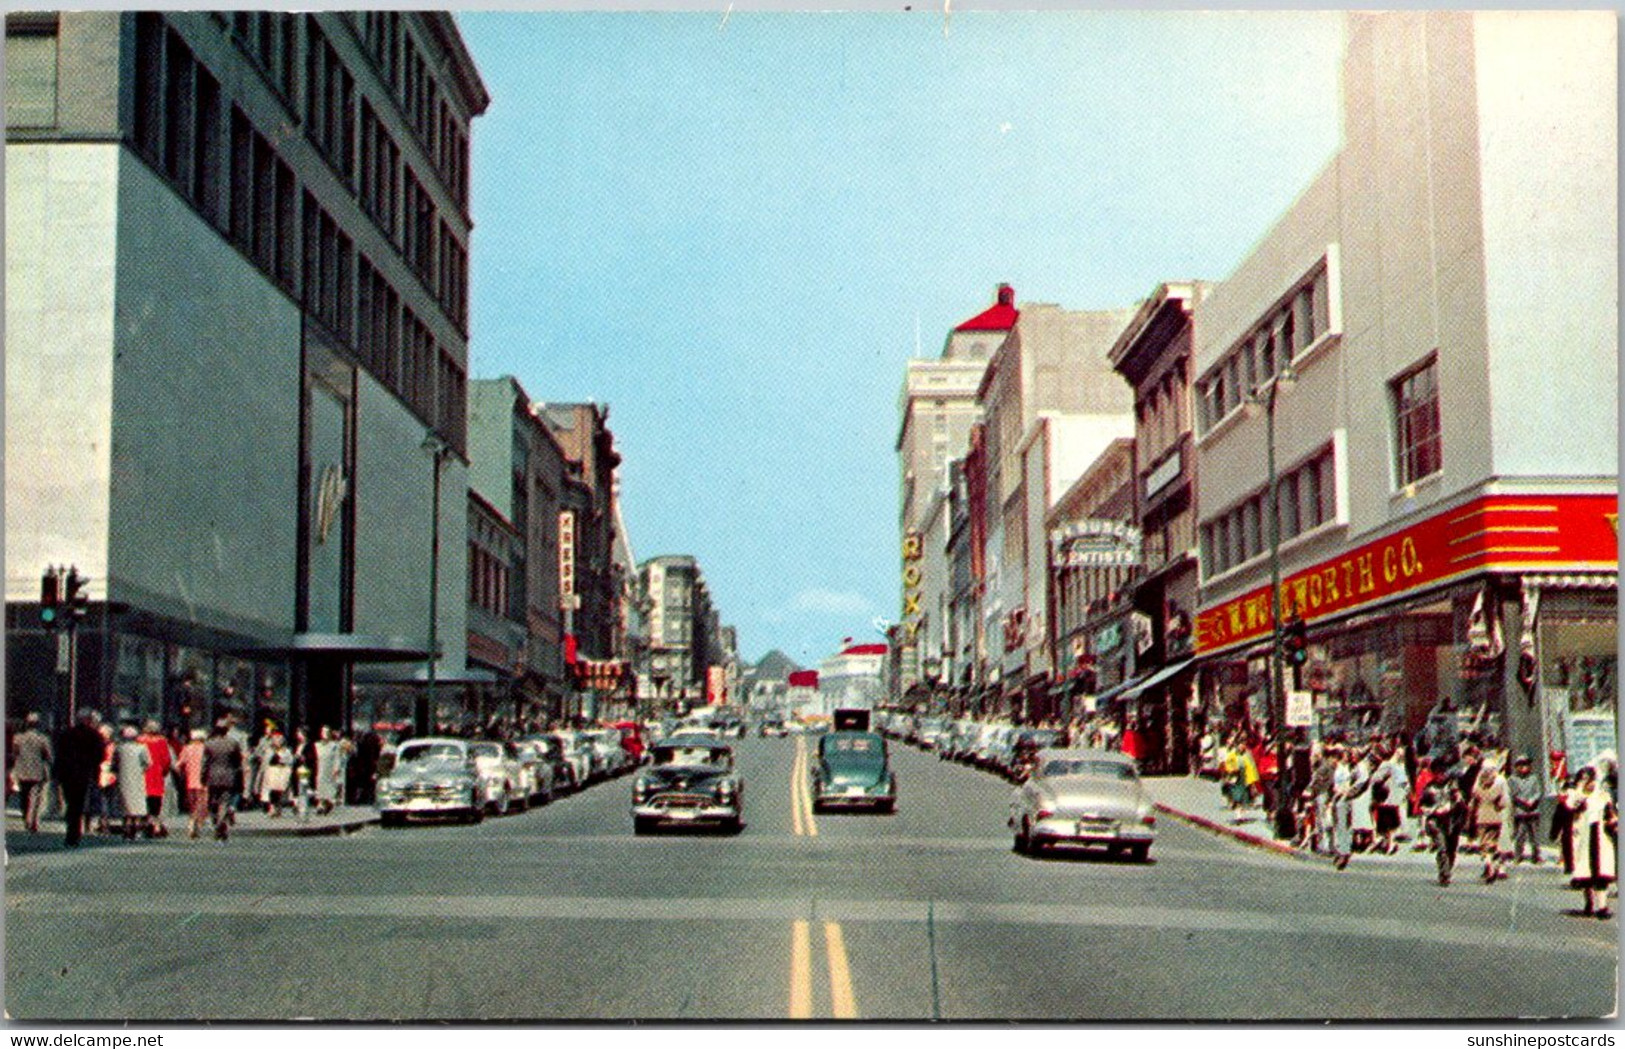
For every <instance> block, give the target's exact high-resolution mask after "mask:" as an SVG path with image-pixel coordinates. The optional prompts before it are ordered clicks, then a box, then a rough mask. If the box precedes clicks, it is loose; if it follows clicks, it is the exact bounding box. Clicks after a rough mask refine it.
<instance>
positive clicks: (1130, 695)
mask: <svg viewBox="0 0 1625 1049" xmlns="http://www.w3.org/2000/svg"><path fill="white" fill-rule="evenodd" d="M1194 662H1196V661H1195V660H1194V659H1184V660H1181V661H1179V662H1178V663H1170V664H1169V665H1167V666H1165V667H1163V668H1162V669H1161V670H1158V671H1157V672H1156V673H1154V674H1151V675H1150V676H1149V677H1146V678H1143V679H1141V680H1140V681H1138V682H1136V683H1134V684H1132V685H1130V686H1129V687H1128V688H1126V689H1124V690H1123V692H1122V696H1123V698H1124V699H1134V698H1135V697H1137V696H1139V694H1140V693H1142V692H1144V691H1145V690H1146V689H1148V688H1151V687H1152V686H1153V685H1159V684H1161V683H1162V682H1164V681H1167V680H1168V679H1169V678H1171V677H1173V676H1174V675H1175V674H1177V673H1179V672H1180V671H1181V670H1184V669H1185V668H1186V667H1188V666H1190V665H1191V664H1192V663H1194Z"/></svg>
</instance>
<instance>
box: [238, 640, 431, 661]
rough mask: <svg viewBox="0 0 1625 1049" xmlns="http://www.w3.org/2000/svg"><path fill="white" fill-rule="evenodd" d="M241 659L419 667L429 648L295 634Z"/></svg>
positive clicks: (408, 643) (403, 642) (402, 642)
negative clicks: (322, 660)
mask: <svg viewBox="0 0 1625 1049" xmlns="http://www.w3.org/2000/svg"><path fill="white" fill-rule="evenodd" d="M243 654H244V655H253V656H280V657H283V658H299V657H313V656H328V657H333V658H338V659H343V660H346V661H347V662H350V663H421V662H423V661H424V660H426V659H428V658H429V648H428V646H427V645H424V644H422V643H420V642H416V641H409V640H407V639H406V638H402V637H386V636H384V635H381V634H310V633H305V634H295V635H293V638H292V639H291V640H290V641H289V642H288V643H287V644H285V645H262V646H256V647H255V648H253V649H251V650H245V651H244V652H243Z"/></svg>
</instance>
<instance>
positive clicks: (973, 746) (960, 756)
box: [880, 712, 1068, 783]
mask: <svg viewBox="0 0 1625 1049" xmlns="http://www.w3.org/2000/svg"><path fill="white" fill-rule="evenodd" d="M880 729H881V731H882V732H883V733H885V734H886V735H888V736H891V737H892V738H894V739H901V740H902V741H903V742H905V743H912V744H914V745H915V746H917V747H919V748H921V749H922V750H928V751H931V752H933V753H935V754H936V755H937V757H939V758H942V759H943V760H944V761H957V762H959V763H960V764H962V765H972V766H974V767H976V768H979V769H982V770H984V771H987V772H992V773H994V774H995V775H999V776H1003V777H1004V778H1005V779H1008V780H1009V781H1010V782H1012V783H1025V782H1026V781H1027V780H1028V779H1029V778H1031V776H1032V775H1033V772H1034V770H1035V769H1036V768H1037V765H1038V754H1039V752H1040V751H1042V750H1046V749H1051V748H1056V747H1064V746H1066V745H1067V742H1068V741H1067V734H1066V733H1065V732H1063V731H1062V730H1060V729H1051V728H1034V727H1032V726H1030V725H1014V724H1011V723H1010V722H1008V721H977V720H975V719H973V718H959V719H954V718H946V717H919V716H917V715H912V714H902V713H896V712H893V713H889V714H887V715H884V716H883V717H882V720H881V726H880Z"/></svg>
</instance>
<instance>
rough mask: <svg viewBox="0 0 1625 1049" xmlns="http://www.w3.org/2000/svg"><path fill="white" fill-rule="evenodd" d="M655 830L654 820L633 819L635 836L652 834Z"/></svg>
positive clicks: (636, 817)
mask: <svg viewBox="0 0 1625 1049" xmlns="http://www.w3.org/2000/svg"><path fill="white" fill-rule="evenodd" d="M654 829H655V821H654V820H651V819H646V818H644V817H642V816H634V817H632V833H633V834H650V833H653V831H654Z"/></svg>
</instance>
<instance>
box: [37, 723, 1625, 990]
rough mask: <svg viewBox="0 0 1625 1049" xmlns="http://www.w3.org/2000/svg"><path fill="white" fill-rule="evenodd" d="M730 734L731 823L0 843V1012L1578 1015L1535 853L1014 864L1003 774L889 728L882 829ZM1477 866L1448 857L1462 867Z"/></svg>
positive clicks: (1588, 949) (1248, 852) (1255, 852)
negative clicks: (661, 828)
mask: <svg viewBox="0 0 1625 1049" xmlns="http://www.w3.org/2000/svg"><path fill="white" fill-rule="evenodd" d="M809 742H810V740H808V739H803V738H799V737H790V738H785V739H769V740H758V739H747V740H743V741H740V742H739V744H738V752H739V757H740V766H741V769H742V772H743V774H744V776H745V779H746V790H745V801H746V816H747V821H748V825H747V827H746V828H745V830H744V831H743V832H742V833H741V834H739V835H737V836H729V835H722V834H717V835H707V834H695V835H681V834H659V835H655V836H650V837H634V836H633V834H632V829H631V821H630V818H629V816H628V795H629V790H630V780H629V779H621V780H618V781H613V782H610V783H607V784H603V785H600V786H597V787H594V788H592V789H590V790H588V791H587V792H585V793H583V794H581V795H578V796H576V797H572V798H567V799H563V800H561V801H558V802H555V803H554V804H552V805H549V806H546V807H544V808H541V809H538V810H535V811H532V812H530V813H526V814H523V815H517V816H512V817H508V818H504V819H499V820H487V821H485V822H484V823H483V824H480V825H475V826H413V827H408V828H405V829H400V830H385V829H381V828H378V827H369V828H367V829H365V830H362V831H360V832H358V833H355V834H352V835H349V836H345V837H330V838H297V839H295V838H280V839H273V838H259V839H255V838H238V839H234V840H232V841H230V842H228V843H224V844H222V843H219V842H216V841H212V840H198V841H188V840H184V839H183V840H175V839H170V840H169V841H166V842H157V843H153V842H142V843H138V844H131V845H123V844H117V845H114V844H105V843H97V844H96V846H95V847H87V848H85V849H83V850H81V851H78V852H69V851H65V850H63V849H61V847H60V842H59V841H56V840H50V841H46V840H44V839H42V838H38V837H30V836H21V835H16V834H13V835H10V836H9V838H8V845H9V847H10V849H11V852H10V857H9V866H8V869H7V878H6V929H7V951H6V989H7V994H6V998H7V1001H6V1008H7V1010H8V1011H9V1013H10V1015H11V1016H12V1017H14V1018H18V1019H25V1020H48V1019H52V1018H67V1017H73V1018H81V1019H116V1018H131V1019H143V1020H190V1019H211V1018H220V1019H237V1020H270V1019H288V1018H295V1017H315V1018H318V1019H320V1018H331V1019H353V1020H366V1019H372V1020H428V1019H433V1018H449V1019H491V1020H501V1019H532V1020H546V1019H568V1018H606V1019H622V1018H635V1017H646V1018H656V1019H703V1018H718V1019H751V1020H782V1019H789V1018H797V1017H807V1018H812V1019H830V1018H857V1019H905V1020H916V1021H918V1020H928V1019H932V1018H943V1019H995V1018H1016V1019H1063V1018H1064V1019H1115V1018H1134V1019H1159V1018H1169V1019H1172V1018H1187V1017H1191V1018H1237V1019H1300V1018H1319V1017H1327V1018H1371V1019H1393V1018H1420V1017H1434V1018H1437V1017H1451V1018H1461V1019H1465V1018H1473V1017H1508V1016H1541V1017H1549V1016H1597V1015H1600V1014H1603V1013H1607V1012H1609V1011H1611V1010H1612V1009H1613V1008H1614V973H1615V965H1616V962H1615V958H1616V946H1615V937H1616V926H1615V925H1614V924H1613V923H1611V922H1598V921H1592V920H1587V919H1581V918H1577V917H1572V916H1569V915H1566V914H1565V913H1564V911H1565V910H1566V909H1568V908H1572V907H1575V906H1576V905H1577V894H1574V893H1570V892H1568V891H1566V890H1565V889H1564V888H1563V881H1562V878H1561V876H1560V875H1559V874H1558V873H1556V872H1555V871H1554V870H1553V869H1552V868H1551V867H1550V866H1548V867H1543V868H1541V869H1539V870H1534V871H1531V870H1529V869H1527V868H1516V869H1515V870H1514V874H1513V877H1512V879H1511V880H1510V881H1508V882H1505V883H1502V884H1500V885H1496V886H1491V887H1486V886H1484V885H1482V884H1480V883H1477V882H1476V881H1474V880H1473V879H1472V878H1471V877H1470V876H1465V871H1464V877H1463V878H1462V879H1461V880H1460V881H1459V882H1458V884H1456V885H1453V886H1451V887H1449V888H1447V889H1440V888H1439V887H1437V886H1436V885H1434V884H1433V883H1432V880H1431V878H1430V877H1428V872H1427V871H1426V870H1425V868H1421V867H1416V866H1405V867H1399V866H1393V865H1389V866H1386V867H1382V868H1380V869H1376V868H1377V865H1375V864H1374V865H1372V869H1364V870H1362V869H1361V865H1360V860H1359V858H1358V857H1357V858H1356V860H1355V864H1354V866H1353V868H1352V869H1350V870H1348V871H1346V872H1342V873H1339V872H1336V871H1333V870H1332V869H1331V868H1330V866H1328V865H1322V864H1319V863H1310V862H1304V861H1302V860H1296V859H1292V858H1289V857H1283V856H1279V855H1275V854H1273V853H1270V852H1267V851H1264V850H1260V849H1254V848H1249V847H1247V846H1245V845H1243V844H1241V843H1239V842H1236V841H1232V840H1228V839H1225V838H1220V837H1216V836H1213V835H1210V834H1207V833H1204V832H1202V831H1199V830H1196V829H1194V828H1192V827H1190V826H1188V825H1186V824H1183V823H1181V822H1179V821H1177V820H1174V819H1171V818H1166V817H1165V818H1163V819H1161V820H1160V821H1159V827H1158V829H1159V833H1160V837H1159V840H1158V842H1157V844H1156V847H1155V848H1154V850H1153V852H1152V860H1153V862H1151V863H1149V864H1143V865H1142V864H1135V863H1130V862H1126V861H1118V860H1110V859H1105V858H1102V857H1100V856H1098V855H1097V854H1094V853H1091V854H1088V855H1085V856H1082V857H1073V856H1050V857H1045V858H1043V859H1038V860H1033V859H1026V858H1023V857H1021V856H1018V855H1016V854H1014V853H1013V852H1012V851H1011V847H1010V845H1011V842H1010V837H1009V834H1008V833H1007V832H1006V830H1005V827H1004V814H1005V809H1006V806H1007V804H1008V799H1009V796H1010V788H1009V787H1008V786H1007V785H1006V784H1005V783H1004V782H1002V781H1000V780H996V779H994V778H993V777H991V776H988V775H984V774H982V773H978V772H975V771H972V770H969V769H966V768H963V767H961V766H957V765H952V764H948V763H945V762H939V761H938V760H937V759H935V758H934V757H932V756H930V755H926V754H921V753H920V752H918V751H916V750H914V749H912V748H910V747H906V746H903V745H901V744H893V763H894V766H895V767H896V769H897V772H898V778H899V790H900V804H899V810H898V812H897V814H896V815H895V816H883V815H833V814H820V815H817V816H813V815H812V814H811V813H810V812H809V811H807V809H806V807H805V802H804V798H803V796H802V793H801V792H800V791H798V790H795V789H793V778H794V777H793V775H792V770H793V769H794V768H796V767H797V765H798V761H799V760H804V758H800V759H798V754H802V753H803V752H804V751H805V749H806V747H807V745H808V743H809ZM1467 869H1468V870H1470V869H1471V868H1470V863H1468V864H1467Z"/></svg>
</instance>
